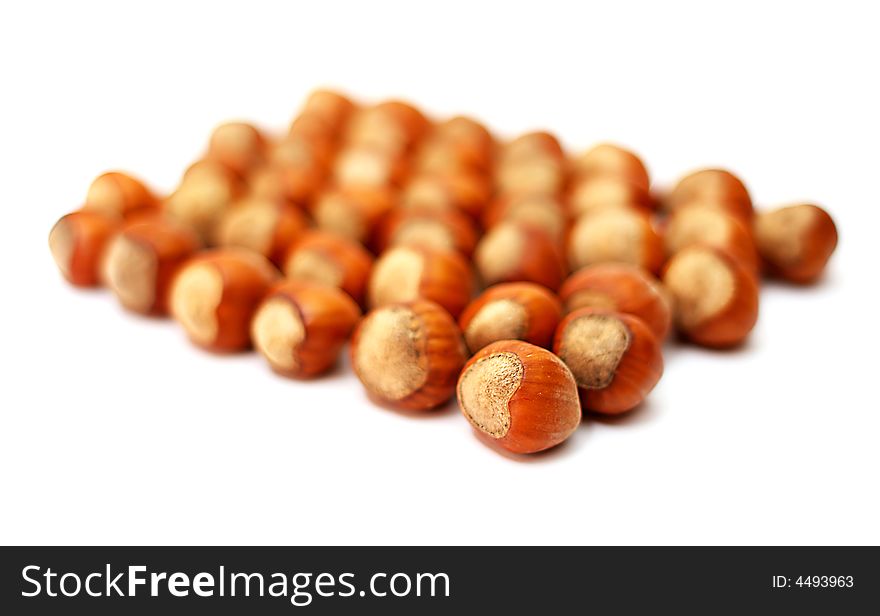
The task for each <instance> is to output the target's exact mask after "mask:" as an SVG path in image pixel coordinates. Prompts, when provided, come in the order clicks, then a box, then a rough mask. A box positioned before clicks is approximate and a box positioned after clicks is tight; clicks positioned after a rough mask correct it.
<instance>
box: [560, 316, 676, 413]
mask: <svg viewBox="0 0 880 616" xmlns="http://www.w3.org/2000/svg"><path fill="white" fill-rule="evenodd" d="M553 350H554V351H555V352H556V354H557V355H559V357H560V358H561V359H562V361H564V362H565V364H566V365H567V366H568V367H569V368H570V369H571V372H572V374H573V375H574V378H575V381H576V382H577V385H578V389H579V390H580V395H581V403H582V404H583V406H584V409H586V410H588V411H593V412H596V413H604V414H609V415H616V414H618V413H624V412H626V411H629V410H631V409H633V408H635V407H636V406H638V405H639V404H640V403H641V402H642V400H644V399H645V397H646V396H647V395H648V393H650V391H651V390H652V389H654V386H655V385H656V384H657V382H658V381H659V380H660V376H661V375H662V374H663V355H662V353H661V351H660V343H659V342H658V341H657V338H656V337H655V336H654V333H653V332H652V331H651V328H649V327H648V326H647V325H646V324H645V322H644V321H642V320H641V319H640V318H638V317H635V316H633V315H631V314H626V313H623V312H614V311H612V310H602V309H599V308H579V309H578V310H575V311H574V312H572V313H570V314H568V315H567V316H566V317H565V318H564V319H562V322H561V323H560V324H559V328H558V329H557V330H556V337H555V340H554V342H553Z"/></svg>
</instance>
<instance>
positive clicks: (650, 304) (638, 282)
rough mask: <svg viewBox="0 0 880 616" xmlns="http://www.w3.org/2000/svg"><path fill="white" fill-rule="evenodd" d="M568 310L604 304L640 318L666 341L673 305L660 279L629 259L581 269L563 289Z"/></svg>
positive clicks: (564, 301) (608, 308)
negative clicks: (628, 261) (629, 263)
mask: <svg viewBox="0 0 880 616" xmlns="http://www.w3.org/2000/svg"><path fill="white" fill-rule="evenodd" d="M559 299H561V300H562V303H563V308H564V309H565V312H574V311H575V310H578V309H580V308H602V309H606V310H613V311H615V312H625V313H627V314H631V315H633V316H636V317H638V318H640V319H641V320H642V321H644V322H645V325H647V326H648V327H650V328H651V331H652V332H654V336H656V338H657V340H659V341H661V342H662V341H663V340H664V339H665V338H666V336H667V335H668V334H669V328H670V326H671V325H672V307H671V305H670V300H669V296H668V294H667V292H666V290H665V289H664V288H663V287H662V285H661V284H660V281H659V280H657V279H656V278H654V277H653V276H652V275H651V274H649V273H648V272H646V271H645V270H643V269H641V268H639V267H636V266H634V265H627V264H625V263H599V264H597V265H590V266H587V267H585V268H582V269H579V270H578V271H576V272H575V273H574V274H572V275H571V276H569V277H568V278H567V279H566V280H565V282H563V283H562V287H561V288H560V289H559Z"/></svg>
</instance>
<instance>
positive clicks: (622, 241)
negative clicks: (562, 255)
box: [568, 209, 663, 272]
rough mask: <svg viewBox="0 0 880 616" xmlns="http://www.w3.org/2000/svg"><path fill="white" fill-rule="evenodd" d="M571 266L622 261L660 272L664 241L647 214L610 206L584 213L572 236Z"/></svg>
mask: <svg viewBox="0 0 880 616" xmlns="http://www.w3.org/2000/svg"><path fill="white" fill-rule="evenodd" d="M568 262H569V266H570V267H571V269H573V270H574V269H578V268H581V267H584V266H586V265H595V264H596V263H606V262H618V263H629V264H630V265H636V266H638V267H641V268H643V269H646V270H648V271H649V272H656V271H658V270H659V269H660V267H661V266H662V265H663V242H662V240H661V239H660V236H659V235H657V232H656V231H655V230H654V227H653V226H652V225H651V221H650V219H649V218H648V216H647V215H645V214H643V213H642V212H639V211H637V210H628V209H610V210H603V211H600V212H596V213H593V214H586V215H584V216H581V217H580V218H579V219H578V220H577V221H576V222H575V224H574V226H573V227H572V229H571V234H570V235H569V238H568Z"/></svg>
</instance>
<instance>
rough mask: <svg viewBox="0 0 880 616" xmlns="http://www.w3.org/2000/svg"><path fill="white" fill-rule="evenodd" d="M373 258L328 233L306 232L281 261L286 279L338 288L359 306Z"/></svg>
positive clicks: (349, 241) (338, 236) (355, 246)
mask: <svg viewBox="0 0 880 616" xmlns="http://www.w3.org/2000/svg"><path fill="white" fill-rule="evenodd" d="M372 268H373V257H372V255H371V254H370V253H369V252H367V251H366V250H365V249H364V248H363V247H362V246H361V245H360V244H358V243H357V242H353V241H351V240H349V239H347V238H345V237H342V236H341V235H337V234H335V233H329V232H327V231H307V232H306V233H304V234H303V235H302V236H301V237H300V239H299V240H298V241H297V242H296V243H295V244H294V245H293V246H292V247H291V249H290V251H289V252H288V253H287V256H286V257H285V259H284V267H283V269H284V274H285V276H287V277H288V278H292V279H296V280H307V281H311V282H316V283H321V284H324V285H328V286H331V287H337V288H339V289H341V290H343V291H345V292H346V293H348V294H349V295H350V296H351V297H352V299H354V301H356V302H357V303H358V304H363V302H364V292H365V290H366V288H367V280H368V279H369V277H370V270H372Z"/></svg>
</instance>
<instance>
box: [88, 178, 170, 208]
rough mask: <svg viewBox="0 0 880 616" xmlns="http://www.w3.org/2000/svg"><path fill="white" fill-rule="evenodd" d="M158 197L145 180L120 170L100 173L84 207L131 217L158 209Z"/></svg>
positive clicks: (90, 188) (93, 183)
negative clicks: (145, 183)
mask: <svg viewBox="0 0 880 616" xmlns="http://www.w3.org/2000/svg"><path fill="white" fill-rule="evenodd" d="M157 207H158V199H157V198H156V196H155V195H154V194H153V192H152V191H151V190H150V189H149V188H147V187H146V186H145V185H144V183H143V182H141V181H140V180H138V179H137V178H134V177H132V176H131V175H129V174H127V173H122V172H120V171H110V172H107V173H104V174H101V175H99V176H98V177H97V178H95V180H94V181H93V182H92V184H91V186H89V191H88V193H87V194H86V202H85V204H84V205H83V207H82V209H83V210H86V211H90V212H91V211H96V212H102V213H104V214H108V215H111V216H122V217H126V218H128V217H131V216H133V215H139V214H142V213H144V212H150V211H154V210H156V208H157Z"/></svg>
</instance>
